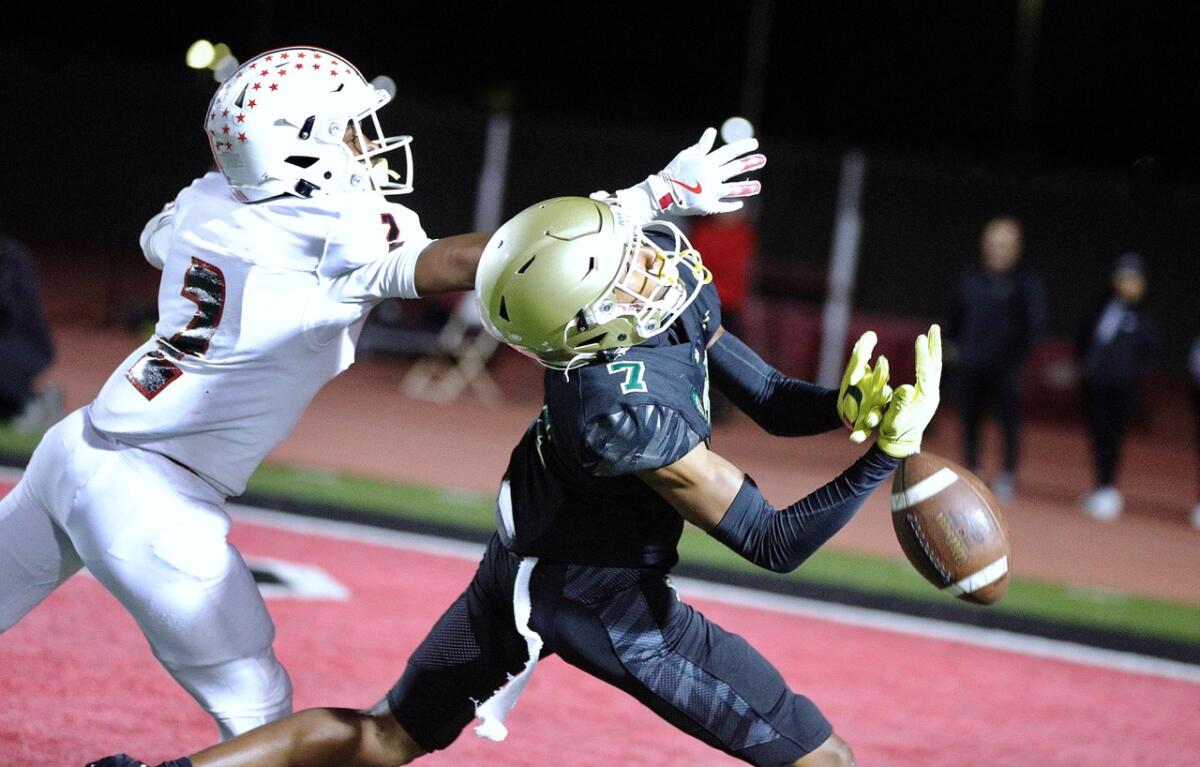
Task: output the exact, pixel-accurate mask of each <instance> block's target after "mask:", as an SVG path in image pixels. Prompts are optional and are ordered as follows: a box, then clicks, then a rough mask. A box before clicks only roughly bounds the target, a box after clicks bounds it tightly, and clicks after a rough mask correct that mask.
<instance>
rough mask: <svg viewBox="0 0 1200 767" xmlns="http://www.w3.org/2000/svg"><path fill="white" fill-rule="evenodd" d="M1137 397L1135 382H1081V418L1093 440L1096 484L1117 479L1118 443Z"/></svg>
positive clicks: (1099, 484)
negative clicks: (1108, 383) (1131, 383)
mask: <svg viewBox="0 0 1200 767" xmlns="http://www.w3.org/2000/svg"><path fill="white" fill-rule="evenodd" d="M1136 401H1137V387H1136V386H1107V385H1099V384H1093V383H1087V382H1086V381H1085V382H1084V384H1083V418H1084V423H1085V424H1086V425H1087V429H1088V435H1089V436H1090V438H1091V442H1092V458H1093V460H1094V463H1095V470H1096V485H1097V486H1098V487H1099V486H1102V485H1111V484H1113V482H1114V481H1115V480H1116V477H1117V468H1118V467H1119V466H1120V462H1121V444H1122V442H1123V441H1124V440H1125V432H1126V429H1127V428H1128V426H1129V420H1130V417H1131V416H1132V415H1133V408H1134V404H1135V403H1136Z"/></svg>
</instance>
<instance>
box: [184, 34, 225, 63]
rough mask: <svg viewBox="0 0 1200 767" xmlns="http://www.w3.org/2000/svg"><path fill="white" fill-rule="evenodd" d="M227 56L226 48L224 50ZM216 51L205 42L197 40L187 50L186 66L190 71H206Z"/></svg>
mask: <svg viewBox="0 0 1200 767" xmlns="http://www.w3.org/2000/svg"><path fill="white" fill-rule="evenodd" d="M225 50H226V53H227V54H228V50H229V49H228V48H226V49H225ZM215 54H216V49H215V48H213V44H212V43H210V42H209V41H207V40H197V41H196V42H194V43H192V44H191V46H189V47H188V49H187V65H188V66H189V67H191V68H192V69H208V68H209V67H210V66H212V63H213V61H215V60H216V58H215Z"/></svg>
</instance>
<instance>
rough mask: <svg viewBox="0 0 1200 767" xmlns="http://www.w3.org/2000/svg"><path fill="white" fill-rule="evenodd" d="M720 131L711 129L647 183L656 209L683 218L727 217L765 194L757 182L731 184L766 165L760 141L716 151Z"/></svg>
mask: <svg viewBox="0 0 1200 767" xmlns="http://www.w3.org/2000/svg"><path fill="white" fill-rule="evenodd" d="M716 139H717V129H716V128H708V129H706V130H705V131H704V133H703V134H701V136H700V140H699V141H697V142H696V143H695V144H693V145H691V146H690V147H688V148H687V149H684V150H683V151H682V152H680V153H679V154H677V155H676V156H675V159H673V160H671V162H670V163H669V164H668V165H667V167H665V168H663V169H662V170H661V171H660V172H659V173H657V174H655V175H653V176H651V177H650V178H649V179H648V181H649V185H650V192H651V195H652V196H653V198H654V201H655V204H656V206H657V207H658V208H659V210H661V211H662V212H664V213H673V214H678V215H684V216H691V215H698V214H699V215H707V214H710V213H726V212H728V211H731V210H737V209H738V208H740V207H742V201H741V200H740V199H734V200H726V199H725V198H727V197H732V198H740V197H751V196H753V195H756V194H758V193H759V192H760V191H761V190H762V184H760V183H759V182H758V181H730V180H729V179H731V178H733V177H734V176H740V175H743V174H746V173H749V172H750V171H754V170H758V169H759V168H761V167H763V166H764V165H766V164H767V158H766V156H765V155H763V154H761V153H754V154H749V153H750V152H754V150H755V149H758V139H756V138H744V139H738V140H737V141H734V142H732V143H729V144H726V145H724V146H722V147H720V148H718V149H713V148H712V147H713V144H714V143H715V142H716Z"/></svg>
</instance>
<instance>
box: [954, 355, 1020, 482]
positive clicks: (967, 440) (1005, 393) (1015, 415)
mask: <svg viewBox="0 0 1200 767" xmlns="http://www.w3.org/2000/svg"><path fill="white" fill-rule="evenodd" d="M959 375H960V379H959V385H960V387H961V388H960V392H959V412H960V414H961V416H962V427H963V450H964V452H965V459H966V462H967V468H968V469H970V470H972V471H975V470H977V469H978V468H979V427H980V424H981V423H982V422H983V416H984V415H985V413H986V412H987V411H989V410H990V411H991V412H992V414H993V415H994V416H995V418H996V423H997V424H998V425H999V426H1000V431H1001V434H1002V437H1003V445H1004V470H1005V471H1007V472H1009V473H1010V474H1011V473H1013V472H1015V471H1016V468H1017V458H1018V454H1019V451H1020V446H1021V445H1020V442H1021V416H1020V413H1019V412H1018V408H1017V391H1018V384H1019V371H1014V370H991V369H988V370H961V371H960V372H959Z"/></svg>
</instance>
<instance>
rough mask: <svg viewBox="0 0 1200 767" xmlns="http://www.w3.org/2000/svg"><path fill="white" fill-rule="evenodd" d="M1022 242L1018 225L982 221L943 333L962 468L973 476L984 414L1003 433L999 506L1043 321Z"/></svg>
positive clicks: (1007, 220) (1008, 485)
mask: <svg viewBox="0 0 1200 767" xmlns="http://www.w3.org/2000/svg"><path fill="white" fill-rule="evenodd" d="M1021 239H1022V233H1021V223H1020V222H1019V221H1018V220H1017V219H1015V218H1012V217H1011V216H998V217H996V218H993V219H992V220H991V221H989V222H988V223H987V225H986V226H985V227H984V228H983V234H982V236H981V238H980V254H981V259H980V263H979V264H978V265H974V266H971V267H969V268H968V269H967V270H966V271H964V272H963V274H962V276H961V277H960V278H959V281H958V288H957V290H956V292H955V296H954V305H953V309H952V312H951V315H950V321H949V323H948V326H947V328H946V335H947V338H948V344H947V351H948V354H947V361H948V362H949V363H950V364H951V365H952V366H953V369H954V371H955V372H956V374H957V377H958V382H957V383H958V395H959V408H960V415H961V417H962V426H963V450H964V452H965V462H966V465H967V468H969V469H970V470H971V471H973V472H976V473H978V472H979V427H980V423H981V422H982V420H983V416H984V413H985V411H986V410H989V409H990V410H991V411H992V413H993V415H994V416H995V418H996V421H997V422H998V424H999V426H1000V430H1001V432H1002V434H1003V441H1004V457H1003V465H1002V468H1001V470H1000V471H999V473H997V475H996V476H995V478H994V479H993V480H992V483H991V486H992V491H993V492H994V493H995V494H996V497H997V498H998V499H999V500H1000V501H1008V500H1010V499H1011V498H1012V496H1013V491H1014V475H1015V472H1016V469H1017V459H1018V455H1019V450H1020V436H1021V434H1020V426H1021V424H1020V412H1019V407H1018V399H1017V395H1018V385H1019V382H1020V378H1021V366H1022V365H1023V364H1024V362H1025V358H1026V356H1028V354H1029V350H1030V349H1031V348H1032V346H1033V344H1034V342H1035V341H1036V340H1037V338H1038V336H1039V335H1040V334H1041V332H1042V326H1043V324H1044V323H1045V317H1046V301H1045V294H1044V291H1043V288H1042V282H1041V279H1040V278H1039V277H1038V275H1037V274H1036V273H1035V272H1034V271H1033V270H1031V269H1030V268H1029V267H1027V266H1025V265H1023V264H1021V248H1022V241H1021Z"/></svg>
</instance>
